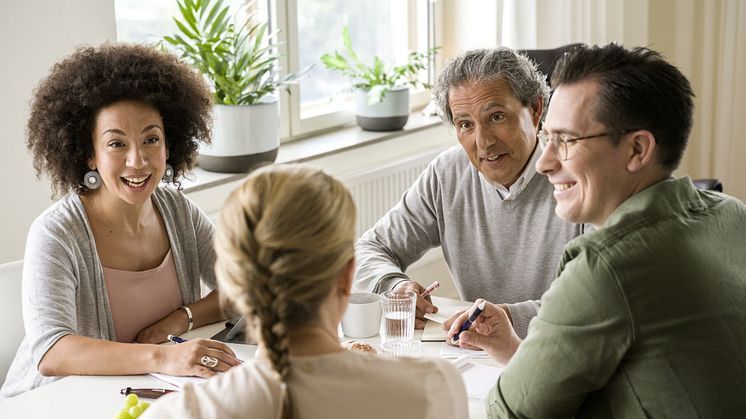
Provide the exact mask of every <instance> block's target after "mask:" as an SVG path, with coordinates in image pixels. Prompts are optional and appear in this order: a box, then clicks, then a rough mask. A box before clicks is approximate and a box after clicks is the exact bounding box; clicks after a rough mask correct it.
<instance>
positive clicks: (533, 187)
mask: <svg viewBox="0 0 746 419" xmlns="http://www.w3.org/2000/svg"><path fill="white" fill-rule="evenodd" d="M548 93H549V89H548V87H547V84H546V80H545V77H544V75H542V74H541V73H539V72H538V71H537V69H536V66H535V65H534V64H533V63H532V62H531V61H529V59H528V58H526V57H525V56H523V55H520V54H518V53H517V52H516V51H514V50H511V49H508V48H497V49H481V50H472V51H468V52H466V53H464V54H462V55H460V56H458V57H456V58H454V59H453V60H452V61H451V62H449V63H448V64H447V66H446V67H445V68H444V69H443V71H442V72H441V74H440V76H439V78H438V81H437V83H436V87H435V95H436V100H437V102H438V104H439V105H440V107H441V110H442V117H443V120H444V122H446V123H447V124H448V125H450V126H453V127H455V131H456V137H457V138H458V141H459V143H460V147H459V146H455V147H453V148H452V149H450V150H447V151H445V152H444V153H443V154H441V155H440V156H438V157H437V158H436V159H435V160H434V161H433V162H432V163H431V164H430V165H429V166H428V168H427V169H426V170H425V171H424V172H423V173H422V174H421V175H420V177H419V178H418V179H417V181H415V183H414V185H412V187H410V189H409V190H408V191H407V192H406V193H405V195H404V196H403V197H402V200H401V201H400V202H399V203H398V204H397V205H396V206H395V207H394V208H393V209H392V210H391V211H390V212H389V213H388V214H387V215H386V216H385V217H384V218H383V219H381V220H380V221H379V222H378V223H377V224H376V225H375V226H374V227H373V229H371V230H370V231H368V232H366V233H365V234H364V235H363V237H362V238H361V239H360V240H359V241H358V243H357V245H356V257H357V261H358V269H357V272H356V287H357V288H358V289H365V290H369V291H372V292H382V291H386V290H389V289H392V288H394V287H396V288H405V289H410V290H414V291H417V292H418V293H422V291H423V289H424V288H423V286H422V285H427V284H428V283H430V282H431V279H428V278H422V279H420V280H421V281H422V282H417V281H416V280H415V279H410V278H408V277H407V276H406V275H405V274H404V271H405V270H406V268H407V267H408V266H409V265H410V264H412V263H413V262H415V261H416V260H417V259H419V258H420V257H421V256H422V255H423V254H424V253H425V252H426V251H427V250H429V249H430V248H433V247H438V246H441V247H442V249H443V254H444V256H445V260H446V263H447V264H448V268H449V270H450V273H451V275H452V277H453V280H454V283H455V285H456V288H457V290H458V292H459V295H460V296H461V298H463V299H465V300H468V301H473V300H474V299H476V298H477V297H481V296H487V297H486V298H489V299H490V300H491V301H495V302H500V303H508V304H505V305H503V306H502V307H503V309H504V310H505V311H506V314H507V315H508V316H510V317H511V319H512V321H513V325H514V327H515V329H516V330H517V331H518V333H519V335H521V336H524V335H525V332H526V329H527V327H528V323H529V321H530V320H531V318H532V317H533V316H535V315H536V310H537V308H538V302H537V301H536V300H538V299H539V297H540V296H541V295H542V294H543V293H544V291H546V290H547V289H548V288H549V284H550V282H551V281H552V279H554V275H555V272H556V264H557V260H558V259H559V257H560V255H561V253H562V249H563V247H564V246H565V244H566V243H567V242H568V241H570V240H571V239H573V238H574V237H576V236H578V235H580V234H581V233H582V232H583V225H577V224H572V223H567V222H565V221H562V220H561V219H559V218H557V216H556V215H555V214H554V207H555V203H554V199H553V198H552V191H553V187H552V185H551V184H550V183H549V182H548V181H547V179H546V178H545V177H544V176H539V175H537V174H536V170H535V168H534V164H535V162H536V160H537V159H538V157H539V154H540V152H541V151H540V150H539V149H538V146H537V139H536V130H537V127H538V126H539V122H540V120H541V117H542V115H543V113H544V108H545V104H546V100H547V97H548ZM435 310H437V308H436V307H434V306H433V305H431V304H430V302H429V301H428V300H426V299H424V298H422V297H420V298H418V301H417V317H418V320H417V321H416V323H417V327H418V328H421V327H422V326H423V324H424V322H423V320H422V317H423V316H424V314H425V313H426V312H432V311H435Z"/></svg>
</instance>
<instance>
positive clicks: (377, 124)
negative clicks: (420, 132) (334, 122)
mask: <svg viewBox="0 0 746 419" xmlns="http://www.w3.org/2000/svg"><path fill="white" fill-rule="evenodd" d="M354 95H355V119H356V120H357V124H358V125H359V126H360V128H362V129H364V130H366V131H396V130H400V129H402V128H403V127H404V125H406V124H407V120H408V119H409V88H408V87H402V88H399V89H396V90H389V91H388V92H386V96H385V97H384V98H383V101H381V102H378V103H374V104H373V105H369V104H368V91H367V90H363V89H355V93H354Z"/></svg>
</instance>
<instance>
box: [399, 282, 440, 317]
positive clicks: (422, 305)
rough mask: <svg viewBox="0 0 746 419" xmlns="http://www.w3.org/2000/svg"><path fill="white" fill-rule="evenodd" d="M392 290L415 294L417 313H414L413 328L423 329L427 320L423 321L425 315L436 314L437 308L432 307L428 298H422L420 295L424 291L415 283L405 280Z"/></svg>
mask: <svg viewBox="0 0 746 419" xmlns="http://www.w3.org/2000/svg"><path fill="white" fill-rule="evenodd" d="M394 289H395V290H403V291H414V292H415V293H417V311H416V313H415V320H414V328H415V329H424V328H425V321H426V320H427V319H425V314H427V313H437V312H438V307H437V306H434V305H433V303H432V301H431V300H430V296H427V297H423V296H422V295H421V294H422V293H423V292H424V291H425V288H424V287H423V286H422V285H420V284H418V283H417V282H415V281H411V280H407V281H402V282H400V283H398V284H396V286H395V287H394Z"/></svg>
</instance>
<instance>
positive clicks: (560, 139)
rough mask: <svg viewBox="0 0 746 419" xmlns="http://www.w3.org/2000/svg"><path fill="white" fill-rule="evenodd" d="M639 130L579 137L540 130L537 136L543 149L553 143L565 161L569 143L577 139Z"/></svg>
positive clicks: (561, 158)
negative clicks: (551, 133)
mask: <svg viewBox="0 0 746 419" xmlns="http://www.w3.org/2000/svg"><path fill="white" fill-rule="evenodd" d="M634 131H637V129H620V130H616V131H608V132H602V133H601V134H594V135H588V136H586V137H577V138H565V136H564V135H562V134H560V135H557V136H554V137H552V136H550V135H549V134H547V133H546V132H545V131H539V133H538V134H537V135H536V137H537V138H538V139H539V145H541V149H542V150H544V149H545V148H547V145H548V144H549V143H552V145H553V146H554V149H555V150H557V155H558V156H559V158H560V160H562V161H565V160H567V148H568V147H567V145H568V144H572V143H574V142H576V141H581V140H590V139H592V138H600V137H606V136H609V135H611V134H626V133H629V132H634Z"/></svg>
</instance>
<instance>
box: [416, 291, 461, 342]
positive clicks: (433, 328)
mask: <svg viewBox="0 0 746 419" xmlns="http://www.w3.org/2000/svg"><path fill="white" fill-rule="evenodd" d="M433 304H435V305H436V306H437V307H438V312H437V313H428V314H425V318H426V319H427V322H425V329H424V330H423V331H422V338H421V340H422V341H423V342H445V341H446V331H445V330H443V323H444V322H445V321H446V320H448V319H449V318H450V317H451V316H452V315H454V314H455V313H456V312H457V311H459V310H468V309H469V308H470V307H471V306H472V303H470V302H468V301H460V300H454V299H451V298H440V297H433Z"/></svg>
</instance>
